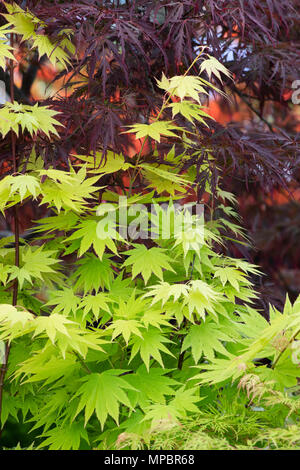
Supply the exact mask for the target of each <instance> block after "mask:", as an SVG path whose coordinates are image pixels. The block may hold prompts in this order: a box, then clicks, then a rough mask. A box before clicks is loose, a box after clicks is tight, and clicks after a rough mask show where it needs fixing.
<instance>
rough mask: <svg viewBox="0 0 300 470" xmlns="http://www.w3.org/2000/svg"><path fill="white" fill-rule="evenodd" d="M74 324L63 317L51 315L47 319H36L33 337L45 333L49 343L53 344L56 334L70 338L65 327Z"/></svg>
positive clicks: (55, 314) (56, 314)
mask: <svg viewBox="0 0 300 470" xmlns="http://www.w3.org/2000/svg"><path fill="white" fill-rule="evenodd" d="M72 324H74V322H73V321H71V320H69V319H68V318H66V317H65V316H64V315H59V314H58V313H53V314H52V315H50V316H49V317H38V318H36V319H35V331H34V334H33V337H34V336H37V335H40V334H41V333H45V334H46V335H47V336H48V338H49V339H50V341H51V342H52V343H53V344H54V343H55V339H56V336H57V333H62V334H63V335H65V336H69V337H70V333H69V332H68V329H67V325H72Z"/></svg>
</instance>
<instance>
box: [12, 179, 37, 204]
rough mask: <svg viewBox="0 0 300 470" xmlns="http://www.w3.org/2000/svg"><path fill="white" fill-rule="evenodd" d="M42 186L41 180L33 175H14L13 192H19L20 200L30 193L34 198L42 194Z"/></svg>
mask: <svg viewBox="0 0 300 470" xmlns="http://www.w3.org/2000/svg"><path fill="white" fill-rule="evenodd" d="M40 192H41V186H40V182H39V180H38V179H37V178H36V177H34V176H31V175H17V176H13V179H12V182H11V193H18V195H19V197H20V201H23V199H24V197H28V196H29V195H31V196H33V198H34V199H36V197H37V196H38V195H39V194H40Z"/></svg>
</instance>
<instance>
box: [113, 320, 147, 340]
mask: <svg viewBox="0 0 300 470" xmlns="http://www.w3.org/2000/svg"><path fill="white" fill-rule="evenodd" d="M141 327H142V325H141V323H140V322H139V321H138V320H132V319H127V320H123V319H121V318H120V319H118V320H114V321H113V323H112V324H111V325H110V326H109V327H108V328H107V329H108V330H113V334H112V339H115V338H117V336H119V335H122V336H123V338H124V340H125V343H126V344H128V341H129V339H130V337H131V335H137V336H140V337H141V338H142V337H143V336H142V333H141Z"/></svg>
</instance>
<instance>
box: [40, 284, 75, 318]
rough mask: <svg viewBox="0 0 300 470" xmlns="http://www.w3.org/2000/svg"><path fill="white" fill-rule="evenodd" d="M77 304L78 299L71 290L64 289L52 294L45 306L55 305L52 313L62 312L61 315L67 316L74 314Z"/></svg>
mask: <svg viewBox="0 0 300 470" xmlns="http://www.w3.org/2000/svg"><path fill="white" fill-rule="evenodd" d="M79 302H80V298H79V297H77V296H76V295H75V294H74V292H73V290H72V289H68V288H66V287H65V288H64V289H63V290H56V291H55V292H53V297H52V298H51V299H50V300H49V301H48V302H47V303H46V304H45V306H47V305H56V307H55V308H54V310H53V312H52V313H60V312H62V313H63V315H69V314H70V313H71V312H73V313H75V312H76V310H77V309H78V304H79Z"/></svg>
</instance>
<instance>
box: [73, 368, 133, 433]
mask: <svg viewBox="0 0 300 470" xmlns="http://www.w3.org/2000/svg"><path fill="white" fill-rule="evenodd" d="M121 372H124V371H121V370H106V371H104V372H102V373H101V374H99V373H94V374H89V375H87V376H86V377H84V378H83V379H81V381H82V382H84V384H83V385H81V387H80V388H79V390H78V391H77V393H76V395H75V396H80V401H79V404H78V407H77V410H76V414H75V416H77V415H78V413H80V411H81V410H83V409H84V414H85V425H86V424H87V422H88V421H89V419H90V417H91V416H92V414H93V413H94V412H95V413H96V416H97V418H98V420H99V422H100V424H101V428H102V429H103V427H104V424H105V422H106V420H107V418H108V416H111V417H112V418H113V419H114V420H115V421H116V423H117V424H118V422H119V405H120V404H123V405H125V406H127V407H128V408H130V409H132V405H131V403H130V401H129V398H128V396H127V394H126V392H125V391H126V390H135V389H134V388H133V387H132V385H130V384H129V383H128V382H126V380H124V379H123V378H122V377H118V375H120V373H121ZM75 416H74V418H75Z"/></svg>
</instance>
